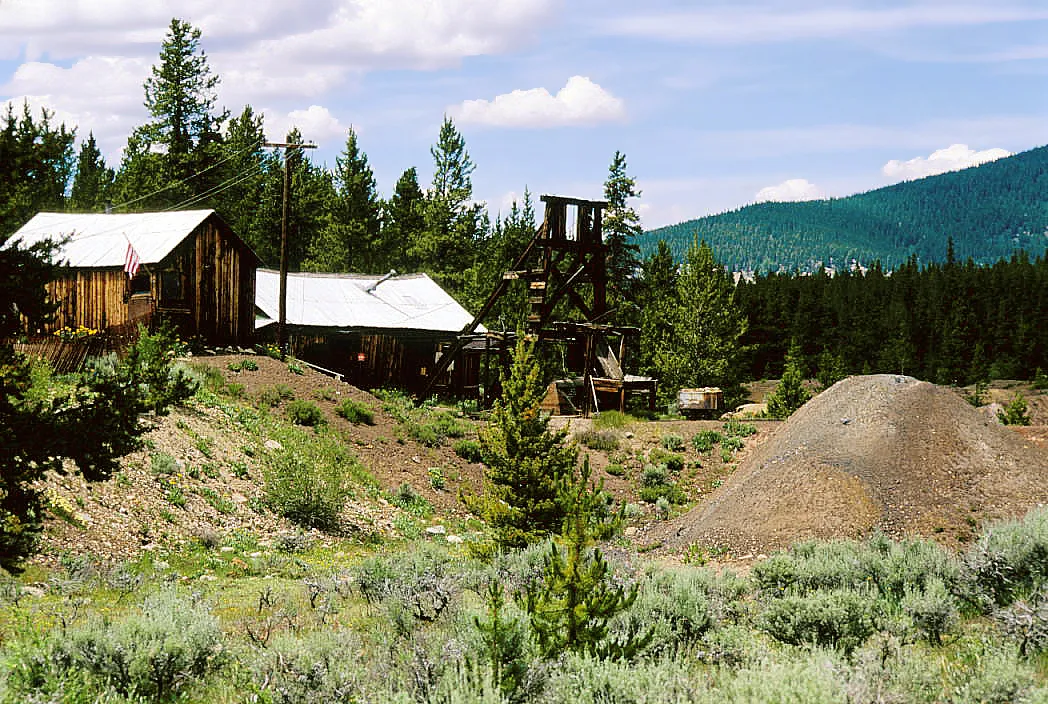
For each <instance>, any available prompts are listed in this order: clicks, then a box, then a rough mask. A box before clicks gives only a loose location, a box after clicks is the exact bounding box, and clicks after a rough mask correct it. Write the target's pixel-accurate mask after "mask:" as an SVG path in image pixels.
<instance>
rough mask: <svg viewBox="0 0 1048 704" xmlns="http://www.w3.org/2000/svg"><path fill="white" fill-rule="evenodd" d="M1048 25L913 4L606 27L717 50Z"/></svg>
mask: <svg viewBox="0 0 1048 704" xmlns="http://www.w3.org/2000/svg"><path fill="white" fill-rule="evenodd" d="M1044 19H1048V8H1045V7H1044V6H1043V5H1040V6H1032V5H1031V6H1022V5H1017V4H1014V3H1012V4H1008V3H997V4H995V5H993V6H990V5H987V4H984V3H974V2H966V3H953V2H945V3H913V4H910V5H908V6H904V7H891V6H887V5H886V4H881V5H879V6H871V7H865V8H864V7H860V6H857V5H852V6H850V7H849V6H844V7H840V6H837V7H825V6H821V7H814V8H803V7H800V8H798V7H797V6H796V5H795V4H794V3H790V4H781V5H780V6H778V7H768V8H761V9H758V8H754V7H752V6H745V5H744V6H740V5H738V4H730V5H729V4H725V5H720V6H715V7H712V8H704V9H697V10H692V11H684V12H668V13H651V14H637V15H633V16H623V17H618V18H615V19H612V20H610V21H608V22H606V23H605V24H604V30H605V31H606V32H608V33H610V34H614V35H623V36H638V37H645V38H650V39H658V40H666V39H668V40H678V41H699V42H708V43H711V44H749V43H763V42H784V41H795V40H801V39H818V38H834V37H842V36H852V35H857V34H865V33H870V32H878V31H898V30H905V29H914V28H924V27H948V26H976V25H986V24H1001V23H1014V22H1031V21H1038V20H1044Z"/></svg>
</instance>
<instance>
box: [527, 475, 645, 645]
mask: <svg viewBox="0 0 1048 704" xmlns="http://www.w3.org/2000/svg"><path fill="white" fill-rule="evenodd" d="M589 478H590V468H589V460H588V459H587V460H586V461H585V462H584V463H583V466H582V469H581V470H580V471H578V472H573V474H572V476H569V477H565V478H564V479H563V480H562V481H561V486H562V488H561V501H562V503H563V505H564V511H565V515H564V525H563V529H562V532H561V540H562V542H563V547H561V546H559V545H557V543H556V542H555V541H553V540H551V541H550V546H549V552H547V553H546V556H545V557H544V558H543V570H542V579H541V580H534V581H531V582H529V583H528V584H527V585H525V587H524V590H523V591H522V593H521V594H520V595H519V597H518V599H519V601H520V603H521V606H522V607H523V608H524V610H525V611H527V613H528V616H529V618H530V620H531V627H532V630H534V632H535V635H536V636H537V639H538V644H539V648H540V650H541V651H542V654H543V655H544V656H545V657H547V658H554V657H558V656H559V655H561V654H562V653H564V652H565V651H572V652H581V653H586V654H588V655H595V656H597V657H614V658H631V657H633V656H635V655H636V654H637V653H639V652H640V651H641V650H642V649H643V648H645V647H646V646H647V645H648V643H650V642H651V639H652V635H653V633H654V631H653V630H649V631H648V632H647V633H646V634H643V635H636V634H633V635H631V637H627V638H626V639H624V640H622V641H611V640H609V639H608V623H609V622H610V621H611V619H613V618H614V617H615V616H616V615H617V614H619V613H621V612H623V611H625V610H626V609H629V608H630V607H631V606H632V605H633V603H634V602H635V601H636V600H637V593H638V585H636V584H634V585H633V586H632V587H631V588H629V589H626V587H624V586H623V585H622V584H617V583H616V581H615V580H614V578H613V577H614V575H613V574H612V571H611V568H610V567H609V566H608V563H607V560H605V559H604V555H603V554H601V551H600V550H599V549H597V548H596V547H593V543H594V542H595V540H594V539H595V538H596V537H597V536H601V535H606V534H607V533H608V532H609V528H612V527H613V526H614V524H616V523H617V520H616V518H614V517H611V518H609V516H608V514H607V496H606V495H605V494H604V492H603V489H602V487H591V486H590V484H589Z"/></svg>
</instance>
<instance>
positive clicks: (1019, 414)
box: [997, 393, 1030, 425]
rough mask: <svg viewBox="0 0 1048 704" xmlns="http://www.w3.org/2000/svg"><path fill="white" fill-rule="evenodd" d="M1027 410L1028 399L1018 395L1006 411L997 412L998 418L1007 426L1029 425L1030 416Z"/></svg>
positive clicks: (1006, 407)
mask: <svg viewBox="0 0 1048 704" xmlns="http://www.w3.org/2000/svg"><path fill="white" fill-rule="evenodd" d="M1027 410H1028V407H1027V405H1026V399H1025V398H1023V395H1022V394H1018V393H1017V394H1015V398H1013V399H1012V400H1011V401H1010V402H1009V403H1008V405H1007V406H1005V407H1004V410H1001V411H997V418H998V419H999V420H1000V421H1001V422H1002V423H1004V424H1005V425H1029V424H1030V415H1029V413H1027Z"/></svg>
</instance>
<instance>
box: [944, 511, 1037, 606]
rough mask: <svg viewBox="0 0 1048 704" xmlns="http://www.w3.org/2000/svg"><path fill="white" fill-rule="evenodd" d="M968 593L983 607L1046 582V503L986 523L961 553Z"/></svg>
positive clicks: (1002, 603)
mask: <svg viewBox="0 0 1048 704" xmlns="http://www.w3.org/2000/svg"><path fill="white" fill-rule="evenodd" d="M964 570H965V577H966V579H965V582H966V586H967V588H968V590H969V597H970V598H971V599H972V600H973V601H975V602H976V603H978V604H979V605H980V606H982V607H983V608H984V609H986V610H990V609H992V608H993V607H995V606H1007V605H1008V604H1011V603H1012V602H1013V601H1015V600H1016V599H1020V598H1023V597H1025V596H1027V595H1030V594H1033V593H1034V592H1035V591H1036V590H1038V589H1039V588H1041V587H1042V586H1043V585H1045V584H1046V583H1048V507H1044V506H1041V507H1038V508H1035V509H1032V510H1031V511H1030V512H1029V513H1027V514H1026V516H1024V517H1023V518H1021V519H1019V520H1010V521H1001V522H998V523H995V524H993V525H991V526H989V527H988V528H987V529H986V530H985V531H983V534H982V535H981V536H980V538H979V540H978V541H977V542H976V543H975V544H974V545H973V546H972V547H971V548H969V550H968V551H967V553H966V554H965V555H964Z"/></svg>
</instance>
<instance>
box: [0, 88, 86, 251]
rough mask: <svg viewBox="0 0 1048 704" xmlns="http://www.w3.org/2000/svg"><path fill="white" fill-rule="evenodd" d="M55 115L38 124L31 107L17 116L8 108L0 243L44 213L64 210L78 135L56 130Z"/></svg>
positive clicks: (2, 142)
mask: <svg viewBox="0 0 1048 704" xmlns="http://www.w3.org/2000/svg"><path fill="white" fill-rule="evenodd" d="M51 118H52V114H51V113H50V112H48V111H47V110H41V111H40V118H39V119H38V120H35V119H33V116H32V114H31V112H30V110H29V104H28V103H24V104H23V105H22V112H21V114H20V115H19V114H16V113H15V110H14V108H13V107H12V106H11V105H10V104H8V106H7V112H6V114H5V115H4V117H3V120H2V124H0V239H3V238H6V237H7V236H9V235H10V234H11V233H12V232H14V231H15V230H17V229H18V228H19V227H21V226H22V225H24V224H25V223H26V222H27V221H28V220H29V218H31V217H33V216H34V215H36V214H37V213H38V212H40V211H41V210H62V209H63V208H64V206H65V193H66V186H67V185H68V184H69V177H70V175H71V173H72V170H73V140H74V138H75V136H76V135H75V133H74V132H73V131H71V130H67V129H66V126H65V125H64V124H62V125H59V126H58V127H57V128H56V127H54V126H53V125H52V124H51Z"/></svg>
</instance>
